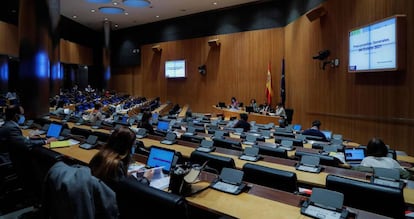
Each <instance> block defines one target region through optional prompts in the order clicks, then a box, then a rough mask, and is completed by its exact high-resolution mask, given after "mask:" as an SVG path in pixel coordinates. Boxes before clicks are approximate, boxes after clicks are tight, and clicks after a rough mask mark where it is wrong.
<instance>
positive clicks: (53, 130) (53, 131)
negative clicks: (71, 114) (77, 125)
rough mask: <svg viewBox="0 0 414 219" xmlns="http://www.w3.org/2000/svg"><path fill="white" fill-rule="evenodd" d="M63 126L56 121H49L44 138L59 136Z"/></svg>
mask: <svg viewBox="0 0 414 219" xmlns="http://www.w3.org/2000/svg"><path fill="white" fill-rule="evenodd" d="M62 128H63V126H62V125H61V124H57V123H50V124H49V128H48V129H47V132H46V138H59V136H60V132H61V131H62Z"/></svg>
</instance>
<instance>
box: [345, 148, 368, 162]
mask: <svg viewBox="0 0 414 219" xmlns="http://www.w3.org/2000/svg"><path fill="white" fill-rule="evenodd" d="M344 155H345V161H346V163H348V164H349V165H351V166H357V165H359V164H361V161H362V160H363V159H364V158H365V149H364V148H345V150H344Z"/></svg>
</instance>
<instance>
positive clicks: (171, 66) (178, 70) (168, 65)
mask: <svg viewBox="0 0 414 219" xmlns="http://www.w3.org/2000/svg"><path fill="white" fill-rule="evenodd" d="M165 77H167V78H185V77H186V74H185V60H174V61H166V62H165Z"/></svg>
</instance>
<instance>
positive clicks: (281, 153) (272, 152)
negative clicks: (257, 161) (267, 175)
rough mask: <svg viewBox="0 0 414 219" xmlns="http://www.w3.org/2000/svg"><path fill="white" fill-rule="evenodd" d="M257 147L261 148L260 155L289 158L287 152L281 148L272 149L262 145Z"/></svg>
mask: <svg viewBox="0 0 414 219" xmlns="http://www.w3.org/2000/svg"><path fill="white" fill-rule="evenodd" d="M255 147H259V154H261V155H268V156H272V157H281V158H288V154H287V150H284V149H281V148H271V147H267V146H260V145H255Z"/></svg>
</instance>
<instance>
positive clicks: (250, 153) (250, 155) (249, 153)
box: [239, 147, 260, 161]
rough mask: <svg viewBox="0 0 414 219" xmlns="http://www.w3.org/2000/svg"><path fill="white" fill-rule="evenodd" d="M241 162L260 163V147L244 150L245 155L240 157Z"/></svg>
mask: <svg viewBox="0 0 414 219" xmlns="http://www.w3.org/2000/svg"><path fill="white" fill-rule="evenodd" d="M239 158H240V159H241V160H247V161H258V160H259V158H260V156H259V148H258V147H246V148H244V151H243V153H242V154H241V155H240V156H239Z"/></svg>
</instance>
